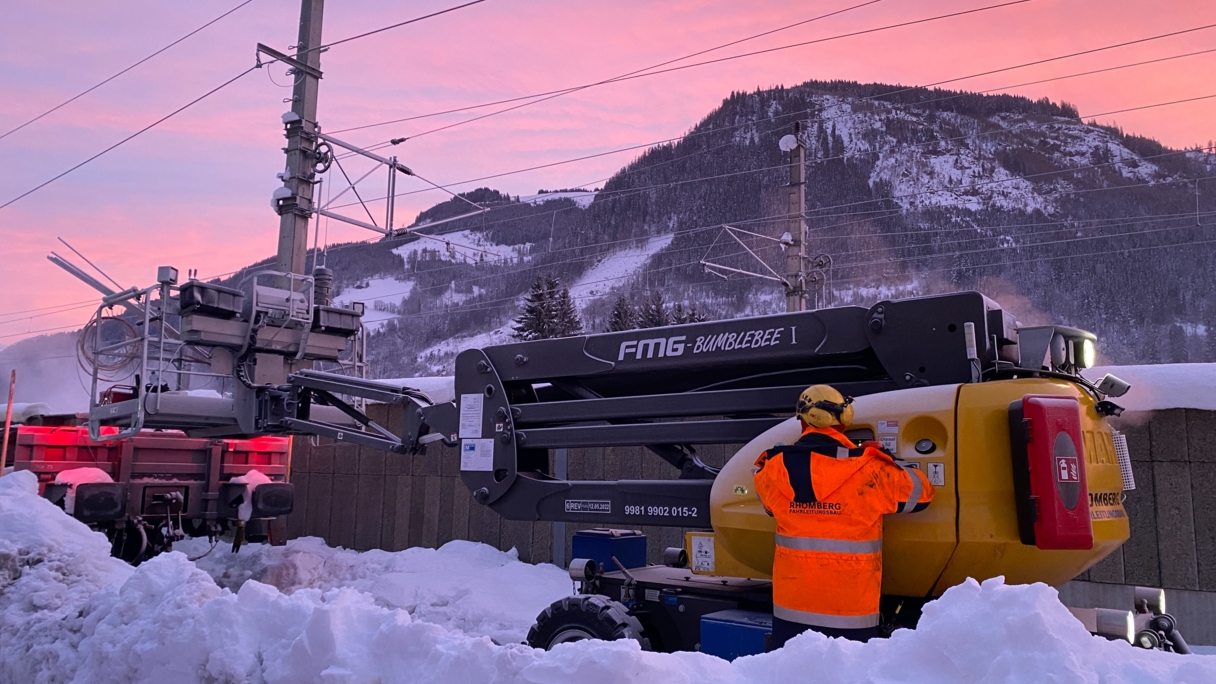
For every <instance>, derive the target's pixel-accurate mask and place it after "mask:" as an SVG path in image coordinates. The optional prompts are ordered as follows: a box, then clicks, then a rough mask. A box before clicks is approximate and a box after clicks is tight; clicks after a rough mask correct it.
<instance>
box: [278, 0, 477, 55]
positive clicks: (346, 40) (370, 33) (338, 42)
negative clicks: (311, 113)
mask: <svg viewBox="0 0 1216 684" xmlns="http://www.w3.org/2000/svg"><path fill="white" fill-rule="evenodd" d="M485 1H486V0H473V1H472V2H466V3H464V4H463V5H456V6H454V7H449V8H447V9H442V10H439V11H438V12H431V13H430V14H424V15H422V16H421V17H414V18H413V19H407V20H405V21H402V22H398V23H396V24H390V25H388V26H385V27H383V28H378V29H375V30H374V31H368V32H367V33H360V34H359V35H357V36H350V37H349V38H343V39H342V40H335V41H334V42H332V43H326V44H324V45H318V46H317V47H315V48H309V49H308V50H304V51H302V52H299V53H297V55H304V54H308V53H309V52H315V51H317V50H325V49H327V48H331V47H333V46H335V45H341V44H343V43H349V42H351V41H352V40H359V39H360V38H366V37H368V36H374V35H376V34H377V33H384V32H385V31H391V30H392V29H395V28H401V27H402V26H406V25H407V24H413V23H416V22H419V21H422V20H423V19H430V18H431V17H437V16H439V15H441V14H447V13H448V12H455V11H456V10H458V9H464V8H465V7H469V6H470V5H476V4H478V3H482V2H485Z"/></svg>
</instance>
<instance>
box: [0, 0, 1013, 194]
mask: <svg viewBox="0 0 1216 684" xmlns="http://www.w3.org/2000/svg"><path fill="white" fill-rule="evenodd" d="M1023 1H1026V0H1023ZM249 2H252V0H246V3H245V4H248V3H249ZM480 2H485V0H473V1H472V2H467V3H465V4H463V5H458V6H455V7H449V8H448V9H445V10H440V11H438V12H432V13H431V14H427V15H424V16H421V17H415V18H414V19H410V20H408V21H403V22H400V23H397V24H393V25H391V26H386V27H384V28H380V29H376V30H374V31H368V32H367V33H362V34H359V35H357V36H351V37H349V38H343V39H342V40H339V41H335V42H333V43H330V44H328V45H322V46H318V47H316V48H312V49H314V50H320V49H323V48H326V47H332V46H334V45H339V44H341V43H347V42H350V41H352V40H358V39H359V38H364V37H367V36H370V35H373V34H376V33H380V32H383V31H387V30H389V29H393V28H397V27H399V26H405V25H406V24H412V23H414V22H418V21H422V20H423V19H429V18H431V17H435V16H439V15H440V14H446V13H448V12H452V11H455V10H458V9H461V8H462V7H468V6H469V5H476V4H478V3H480ZM243 6H244V5H240V6H238V7H237V8H234V9H233V10H231V11H230V12H229V14H231V12H232V11H236V9H240V7H243ZM225 16H226V15H225ZM220 18H221V19H222V18H223V17H222V16H221V17H220ZM218 20H219V19H216V20H215V21H218ZM212 23H214V21H213V22H212ZM203 28H205V27H203ZM199 30H201V29H199ZM196 32H197V31H196ZM186 37H189V36H186ZM184 39H185V38H183V39H182V40H184ZM178 42H181V41H180V40H179V41H178ZM169 47H172V46H169ZM165 49H167V48H165ZM162 52H163V50H162ZM300 54H303V53H300ZM148 59H150V57H149V58H148ZM145 61H146V59H145ZM273 61H277V60H272V62H271V63H273ZM262 65H263V64H262V63H259V64H257V65H255V66H252V67H249V68H248V69H246V70H245V71H242V72H241V73H239V74H237V75H236V76H234V77H232V78H231V79H229V80H228V81H225V82H224V83H222V84H220V85H219V86H217V87H215V88H213V89H212V90H209V91H207V92H206V93H204V94H203V95H201V96H199V97H198V98H197V99H195V100H192V101H190V102H189V103H187V104H186V105H184V106H182V107H181V108H179V109H176V110H174V111H173V112H171V113H169V114H167V115H166V116H164V117H163V118H161V119H158V120H157V121H155V122H153V123H152V124H150V125H148V126H147V127H145V128H142V129H140V130H138V131H136V132H135V133H132V134H131V135H129V136H127V137H126V138H123V139H122V140H120V141H118V142H117V143H114V144H113V145H111V146H110V147H107V148H106V149H104V150H102V151H101V152H98V153H97V154H95V155H93V156H92V157H89V158H88V159H86V160H84V161H82V162H80V163H79V164H77V165H75V166H73V167H72V168H70V169H68V170H67V171H64V172H63V173H61V174H59V175H57V176H55V177H53V178H51V179H49V180H47V181H45V182H43V183H41V184H40V185H37V186H35V187H34V188H31V189H30V190H27V191H26V192H24V193H22V194H20V195H18V196H16V197H14V198H13V199H11V200H9V201H7V202H5V203H4V204H0V209H4V208H5V207H7V206H9V205H10V204H13V203H14V202H16V201H17V200H20V199H22V198H24V197H26V196H28V195H30V194H32V193H34V192H36V191H38V190H40V189H42V188H44V187H46V186H47V185H50V184H51V183H53V182H55V181H57V180H59V179H60V178H63V177H64V176H66V175H68V174H69V173H71V172H73V171H75V170H76V169H78V168H80V167H82V166H84V165H85V164H88V163H89V162H91V161H93V160H94V159H97V158H98V157H100V156H102V155H103V154H106V153H107V152H109V151H111V150H113V149H114V148H116V147H118V146H120V145H122V144H124V143H126V142H128V141H130V140H132V139H133V138H135V137H137V136H139V135H141V134H143V133H145V132H147V131H149V130H151V129H152V128H154V127H156V126H158V125H159V124H161V123H163V122H165V121H167V120H168V119H170V118H171V117H173V116H175V115H177V114H179V113H181V112H182V111H184V110H186V109H188V108H189V107H192V106H193V105H195V104H198V103H199V102H201V101H203V100H204V99H206V98H207V97H210V96H211V95H213V94H215V93H216V92H218V91H220V90H222V89H224V88H225V87H227V86H229V85H231V84H232V83H235V82H236V81H238V80H239V79H241V78H242V77H243V76H245V75H246V74H248V73H249V72H251V71H253V70H254V69H257V68H259V67H260V66H262ZM65 104H66V103H65ZM61 106H62V105H61ZM6 135H7V134H6Z"/></svg>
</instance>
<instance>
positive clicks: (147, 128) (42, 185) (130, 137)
mask: <svg viewBox="0 0 1216 684" xmlns="http://www.w3.org/2000/svg"><path fill="white" fill-rule="evenodd" d="M256 68H257V67H256V66H252V67H249V68H248V69H246V70H244V71H242V72H241V73H239V74H237V75H236V76H233V77H232V78H230V79H228V80H227V81H224V82H223V83H221V84H220V85H218V86H216V87H214V88H212V89H211V90H208V91H207V92H205V93H203V94H202V95H200V96H198V97H196V98H194V99H193V100H191V101H190V102H187V103H186V104H184V105H182V106H181V107H178V108H177V109H175V110H173V111H172V112H169V113H168V114H166V115H165V116H162V117H161V118H159V119H157V120H156V121H153V122H152V123H150V124H148V125H147V126H144V127H143V128H141V129H139V130H138V131H135V132H134V133H132V134H130V135H128V136H127V137H125V138H123V139H122V140H119V141H118V142H116V143H114V144H113V145H110V146H109V147H107V148H105V149H104V150H102V151H100V152H98V153H97V154H94V155H93V156H91V157H89V158H88V159H85V160H84V161H82V162H80V163H79V164H76V165H75V166H73V167H71V168H69V169H68V170H66V171H63V172H61V173H59V174H58V175H55V176H52V177H51V178H49V179H47V180H45V181H43V182H41V183H39V184H38V185H35V186H34V187H32V188H30V189H29V190H26V191H25V192H23V193H21V194H20V195H17V196H16V197H14V198H12V199H10V200H9V201H7V202H5V203H4V204H0V209H4V208H5V207H8V206H10V205H12V204H13V203H15V202H17V201H18V200H21V199H23V198H25V197H28V196H30V195H32V194H34V193H35V192H37V191H39V190H41V189H42V188H45V187H46V186H48V185H50V184H51V183H54V182H55V181H57V180H59V179H60V178H63V177H64V176H66V175H68V174H69V173H71V172H73V171H75V170H76V169H79V168H80V167H82V166H84V165H85V164H88V163H89V162H91V161H93V160H94V159H97V158H98V157H100V156H102V155H104V154H106V153H107V152H110V151H111V150H114V149H116V148H118V147H120V146H122V145H124V144H126V143H128V142H130V141H131V140H134V139H135V138H137V137H139V136H140V135H143V134H144V133H147V132H148V131H150V130H152V129H153V128H155V127H156V126H159V125H160V124H162V123H164V122H165V121H168V120H169V119H171V118H173V117H174V116H176V115H178V114H180V113H182V112H184V111H185V110H187V109H189V108H190V107H193V106H194V105H196V104H198V103H199V102H202V101H203V100H205V99H207V98H208V97H210V96H212V95H214V94H215V93H218V92H219V91H221V90H223V89H224V88H227V87H228V86H230V85H232V84H233V83H236V82H237V81H239V80H240V79H241V78H243V77H244V76H246V75H247V74H248V73H249V72H251V71H253V70H254V69H256Z"/></svg>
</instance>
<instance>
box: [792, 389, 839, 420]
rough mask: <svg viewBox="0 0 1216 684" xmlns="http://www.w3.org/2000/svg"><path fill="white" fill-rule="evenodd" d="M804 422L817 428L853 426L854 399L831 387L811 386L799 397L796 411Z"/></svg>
mask: <svg viewBox="0 0 1216 684" xmlns="http://www.w3.org/2000/svg"><path fill="white" fill-rule="evenodd" d="M794 411H795V412H796V413H797V414H798V417H799V418H801V419H802V422H804V423H806V424H807V425H814V426H815V427H821V428H823V427H831V426H833V425H840V426H843V427H848V426H849V425H852V424H853V397H846V396H844V395H843V394H841V393H840V392H837V391H836V388H835V387H832V386H831V385H811V386H810V387H808V388H806V389H805V390H803V391H802V394H801V395H799V397H798V406H797V407H796V408H795V409H794Z"/></svg>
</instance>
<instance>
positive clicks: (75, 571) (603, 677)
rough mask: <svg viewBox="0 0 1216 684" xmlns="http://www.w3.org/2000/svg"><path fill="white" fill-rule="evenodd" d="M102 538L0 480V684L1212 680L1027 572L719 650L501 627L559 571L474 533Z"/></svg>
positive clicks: (1195, 660)
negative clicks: (846, 631)
mask: <svg viewBox="0 0 1216 684" xmlns="http://www.w3.org/2000/svg"><path fill="white" fill-rule="evenodd" d="M184 546H188V547H189V550H190V551H192V552H194V551H199V550H202V549H201V548H200V546H199V544H198V543H197V542H196V543H193V544H190V545H184ZM107 552H108V544H107V543H106V541H105V539H104V537H102V536H101V535H100V534H97V533H94V532H91V531H89V530H88V529H87V528H86V527H85V526H84V525H82V524H80V523H77V522H76V521H74V520H72V519H71V518H69V517H67V516H66V515H64V514H63V512H62V511H60V510H59V509H57V508H55V507H53V506H52V505H51V504H50V503H48V502H46V501H45V500H43V499H41V498H39V497H38V496H37V494H36V488H35V479H34V476H33V475H32V474H30V473H28V472H19V473H15V474H13V475H9V476H6V477H3V478H0V684H9V683H13V684H16V683H20V684H26V683H29V682H33V683H41V682H47V683H49V682H79V683H86V682H87V683H90V684H92V683H98V684H104V683H111V682H112V683H115V684H119V683H121V684H127V683H134V682H149V683H151V682H174V683H177V682H185V683H189V682H200V683H201V682H208V683H213V682H214V683H220V682H224V683H227V682H232V683H235V682H257V683H262V682H265V683H268V684H270V683H274V684H280V683H281V684H288V683H292V684H294V683H297V682H318V683H342V684H355V683H363V682H367V683H372V682H377V683H387V682H459V683H463V682H492V683H500V684H505V683H508V682H519V683H525V682H526V683H529V684H548V683H553V684H558V683H561V684H566V683H568V682H578V683H579V684H615V683H617V682H620V683H624V682H662V683H663V684H692V683H696V684H716V683H724V684H744V683H747V682H757V683H760V682H772V683H774V684H776V683H778V682H779V683H781V684H789V683H790V682H802V681H818V682H832V683H833V684H835V683H838V682H912V683H916V682H925V683H929V682H932V683H933V684H938V683H942V684H948V683H953V682H960V683H961V682H968V683H970V682H1009V683H1013V682H1027V683H1029V682H1035V683H1037V682H1095V683H1096V682H1103V683H1111V684H1114V683H1121V682H1128V683H1132V682H1135V683H1137V684H1141V683H1155V682H1187V683H1189V684H1200V683H1201V682H1213V681H1216V658H1213V657H1209V656H1179V655H1172V654H1166V653H1160V652H1149V651H1140V650H1136V649H1133V648H1132V647H1131V646H1130V645H1128V644H1125V643H1115V642H1110V641H1106V640H1104V639H1099V638H1095V637H1091V636H1090V635H1089V634H1087V633H1086V632H1085V631H1084V629H1082V627H1081V626H1080V624H1079V623H1078V622H1077V621H1076V620H1075V619H1074V618H1073V617H1072V616H1071V615H1070V614H1069V613H1068V611H1067V610H1066V609H1064V607H1063V606H1061V605H1060V603H1059V601H1058V600H1057V596H1056V593H1055V591H1054V590H1052V589H1050V588H1049V587H1046V586H1044V585H1031V586H1005V585H1004V584H1002V583H1001V582H1000V581H999V580H992V581H988V582H985V583H984V584H982V585H980V584H976V583H974V582H968V583H966V584H964V585H962V586H959V587H956V588H954V589H951V590H950V591H949V592H947V593H946V595H945V596H943V597H942V598H941V599H940V600H938V601H936V602H934V603H931V604H929V606H927V607H926V609H925V612H924V617H923V618H922V619H921V623H920V627H919V628H918V629H916V630H915V631H901V632H898V633H896V635H895V636H893V637H892V638H891V639H886V640H876V641H874V642H872V643H870V644H856V643H852V642H847V641H840V640H832V639H827V638H824V637H822V636H819V635H817V634H813V633H809V634H806V635H803V636H801V637H798V638H797V639H794V640H793V641H791V642H790V644H788V645H787V646H786V648H784V649H782V650H781V651H779V652H777V653H772V654H767V655H762V656H752V657H746V658H740V659H739V660H736V661H735V662H733V663H728V662H726V661H723V660H720V659H718V658H715V657H712V656H707V655H703V654H700V653H680V654H659V653H648V652H643V651H641V650H640V649H639V648H638V646H637V644H636V643H632V642H629V643H625V642H594V641H586V642H579V643H574V644H565V645H562V646H559V647H558V648H556V649H554V650H553V651H551V652H543V651H537V650H533V649H531V648H528V647H527V646H525V645H522V644H519V643H516V642H517V641H518V640H519V639H520V638H522V635H523V633H524V631H525V630H526V629H527V626H528V625H529V624H530V623H531V621H532V619H533V618H534V617H535V615H536V613H537V612H538V611H539V610H540V608H541V607H543V606H544V605H545V604H547V603H548V602H549V601H551V600H555V599H557V598H560V597H561V596H563V595H566V594H567V593H568V592H569V590H570V585H569V583H568V582H567V580H566V579H565V577H564V573H562V572H561V571H560V570H558V569H556V568H554V567H552V566H543V565H542V566H533V565H528V564H525V563H520V562H519V561H518V560H516V559H515V558H514V557H513V556H512V555H511V554H503V553H501V552H498V551H495V550H493V549H490V548H488V547H485V546H481V545H476V544H470V543H463V542H453V543H452V544H449V545H447V546H445V547H444V548H442V549H439V550H430V549H410V550H407V551H403V552H399V553H385V552H368V553H361V554H360V553H355V552H351V551H345V550H341V549H330V548H326V547H325V546H323V545H322V544H320V543H319V542H317V541H315V540H299V541H297V542H294V543H292V544H289V545H288V546H287V547H285V548H266V547H251V548H247V549H245V550H244V551H243V552H242V553H241V554H239V555H238V556H237V557H232V556H230V555H229V554H228V552H227V550H224V549H217V550H216V551H215V552H214V553H212V554H211V555H210V556H208V557H206V558H205V559H203V560H201V561H199V563H198V564H197V565H196V564H194V563H191V562H190V561H189V560H187V557H186V555H185V554H183V553H179V552H174V553H170V554H165V555H162V556H159V557H157V558H154V559H152V560H151V561H148V562H147V563H144V564H143V565H141V566H140V567H138V568H135V569H132V568H130V567H127V566H126V565H124V564H122V563H121V562H119V561H116V560H113V559H111V558H109V556H108V553H107Z"/></svg>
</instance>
